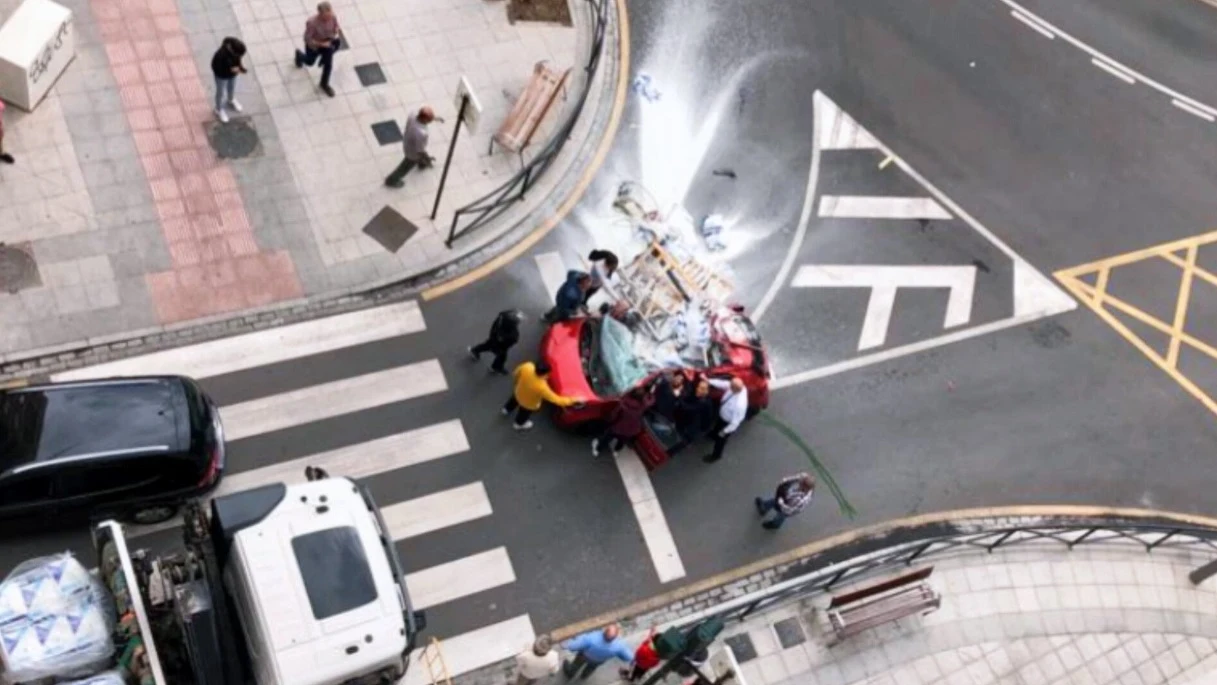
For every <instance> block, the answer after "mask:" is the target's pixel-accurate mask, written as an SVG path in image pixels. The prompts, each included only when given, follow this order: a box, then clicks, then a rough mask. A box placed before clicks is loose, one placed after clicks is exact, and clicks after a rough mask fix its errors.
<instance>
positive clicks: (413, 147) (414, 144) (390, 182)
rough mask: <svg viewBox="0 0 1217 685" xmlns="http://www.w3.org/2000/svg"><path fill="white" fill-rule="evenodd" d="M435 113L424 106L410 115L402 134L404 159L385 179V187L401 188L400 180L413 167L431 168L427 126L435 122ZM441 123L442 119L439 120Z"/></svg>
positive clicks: (431, 160)
mask: <svg viewBox="0 0 1217 685" xmlns="http://www.w3.org/2000/svg"><path fill="white" fill-rule="evenodd" d="M436 119H437V117H436V116H435V111H434V110H432V109H431V108H430V107H428V106H426V105H424V106H422V107H420V108H419V109H418V111H417V112H415V113H414V114H412V115H411V116H410V118H409V119H406V130H405V131H403V132H402V143H401V145H402V148H403V149H404V151H405V159H403V160H401V164H398V165H397V168H396V169H394V170H393V172H392V173H390V174H389V175H388V176H387V177H385V185H387V186H389V187H390V188H401V187H402V186H404V185H405V183H403V182H402V179H403V178H405V177H406V174H408V173H410V170H411V169H413V168H414V167H416V166H417V167H422V168H424V169H426V168H428V167H430V166H431V163H432V162H433V161H434V160H433V158H432V157H431V155H429V154H427V125H428V124H430V123H431V122H432V121H435V120H436ZM440 121H442V119H441V120H440Z"/></svg>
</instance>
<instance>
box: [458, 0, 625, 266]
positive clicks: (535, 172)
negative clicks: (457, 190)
mask: <svg viewBox="0 0 1217 685" xmlns="http://www.w3.org/2000/svg"><path fill="white" fill-rule="evenodd" d="M583 1H584V2H586V3H587V7H588V8H589V9H590V10H591V15H592V40H591V50H590V51H589V53H588V56H587V63H586V64H585V65H584V67H583V71H584V73H585V77H584V81H583V88H582V90H581V92H579V93H578V94H577V96H576V98H575V101H574V103H573V104H572V106H571V108H570V111H569V113H568V114H567V117H566V120H565V121H564V122H562V125H561V126H560V127H558V129H557V131H556V132H555V133H554V134H553V135H552V136H550V138H549V140H548V141H547V142H546V143H545V146H544V147H543V148H541V151H540V152H538V153H537V154H536V155H535V156H534V157H533V158H532V159H531V160H529V161H528V163H526V164H525V165H524V167H523V168H522V169H520V170H519V171H518V172H516V174H515V175H514V176H512V177H511V178H510V179H508V180H507V181H505V182H504V183H503V184H502V185H500V186H499V187H498V188H495V189H494V190H492V191H490V192H489V193H487V194H486V195H483V196H482V197H480V198H478V199H477V200H474V201H473V202H471V203H469V204H467V205H465V206H464V207H461V208H459V209H457V210H456V212H455V213H454V214H453V216H452V226H451V227H450V228H449V230H448V239H447V240H445V241H444V244H445V245H447V246H448V248H449V249H451V248H452V243H453V241H455V240H456V239H457V238H459V237H461V236H463V235H465V234H467V233H469V232H470V231H473V230H476V229H477V228H478V227H480V226H483V225H485V224H486V223H488V222H490V221H493V220H494V219H495V218H497V217H498V216H499V215H500V214H502V213H503V212H504V211H506V210H507V209H508V208H509V207H511V205H513V204H514V203H516V202H518V201H520V200H522V199H524V194H525V193H527V192H528V190H529V188H531V187H532V186H533V184H535V183H536V182H537V180H538V179H540V178H541V176H542V175H544V174H545V172H546V171H547V170H548V169H549V167H550V165H552V164H553V163H554V160H556V159H557V157H558V153H559V152H561V151H562V146H563V145H565V144H566V141H567V140H568V139H569V138H570V136H571V132H572V131H573V130H574V128H575V124H576V123H577V122H578V120H579V116H580V115H581V114H582V113H583V106H584V105H585V104H586V103H587V97H588V94H589V93H590V92H591V89H592V81H593V80H594V79H595V77H596V71H597V70H598V69H599V68H600V54H601V51H602V48H603V47H604V36H605V31H606V28H607V26H608V12H609V7H610V6H611V5H612V3H613V0H583ZM466 219H468V223H466V224H465V225H463V226H462V225H461V222H462V221H463V220H466Z"/></svg>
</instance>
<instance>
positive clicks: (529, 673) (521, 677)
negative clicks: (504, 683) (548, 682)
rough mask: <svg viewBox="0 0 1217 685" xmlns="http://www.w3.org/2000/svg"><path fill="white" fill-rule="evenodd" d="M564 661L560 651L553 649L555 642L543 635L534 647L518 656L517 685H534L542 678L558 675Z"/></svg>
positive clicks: (533, 644) (534, 643)
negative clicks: (559, 654)
mask: <svg viewBox="0 0 1217 685" xmlns="http://www.w3.org/2000/svg"><path fill="white" fill-rule="evenodd" d="M561 667H562V660H561V658H560V657H559V656H558V650H556V649H554V648H553V641H552V640H551V639H550V637H549V636H548V635H542V636H540V637H538V638H537V639H536V641H535V642H533V643H532V647H530V648H527V649H525V650H524V651H522V652H520V653H519V654H517V655H516V685H532V683H535V682H537V681H538V680H540V679H542V678H548V677H550V676H552V675H557V674H558V669H559V668H561Z"/></svg>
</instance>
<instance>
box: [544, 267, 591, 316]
mask: <svg viewBox="0 0 1217 685" xmlns="http://www.w3.org/2000/svg"><path fill="white" fill-rule="evenodd" d="M591 287H592V277H591V276H589V275H588V274H587V273H586V272H583V271H575V270H573V269H572V270H571V271H568V272H566V282H565V283H563V284H562V287H560V288H558V293H557V295H555V296H554V308H553V309H551V310H549V311H548V312H545V317H544V318H545V321H546V322H547V323H554V322H557V321H566V320H567V319H570V318H572V317H574V316H576V315H577V314H578V313H579V310H580V309H582V308H583V295H584V293H586V292H587V290H588V288H591Z"/></svg>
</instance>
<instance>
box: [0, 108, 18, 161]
mask: <svg viewBox="0 0 1217 685" xmlns="http://www.w3.org/2000/svg"><path fill="white" fill-rule="evenodd" d="M0 162H4V163H5V164H16V163H17V160H16V159H13V156H12V155H10V154H9V153H7V152H5V151H4V100H0Z"/></svg>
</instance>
